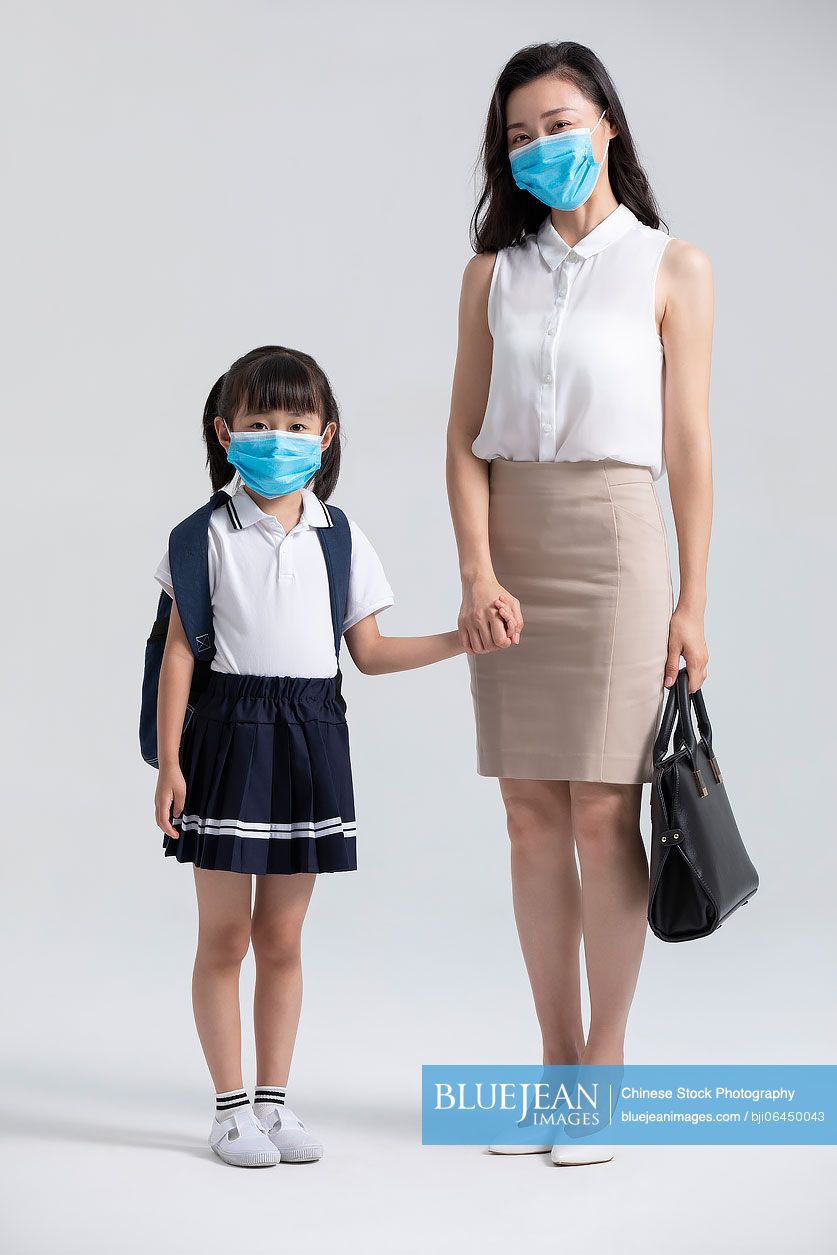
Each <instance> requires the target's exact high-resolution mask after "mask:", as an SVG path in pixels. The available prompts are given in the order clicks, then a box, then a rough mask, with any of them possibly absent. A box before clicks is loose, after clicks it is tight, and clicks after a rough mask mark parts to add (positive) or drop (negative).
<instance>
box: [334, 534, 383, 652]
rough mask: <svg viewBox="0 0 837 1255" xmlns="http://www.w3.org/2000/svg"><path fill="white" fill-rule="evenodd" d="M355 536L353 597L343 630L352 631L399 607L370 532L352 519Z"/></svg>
mask: <svg viewBox="0 0 837 1255" xmlns="http://www.w3.org/2000/svg"><path fill="white" fill-rule="evenodd" d="M349 527H350V528H351V533H352V565H351V569H350V572H349V596H348V601H347V605H346V618H345V620H344V622H343V631H344V632H348V630H349V628H350V627H354V625H355V624H356V623H359V622H360V620H361V619H365V618H366V616H367V615H370V614H377V612H378V611H379V610H386V609H387V607H388V606H392V605H394V604H395V598H394V597H393V595H392V589H391V588H390V586H389V582H388V580H387V577H386V575H385V574H384V568H383V566H382V564H381V559H380V558H379V557H378V555H377V553H376V552H375V550H374V548H373V547H372V543H371V541H370V540H369V538H368V537H367V535H366V533H365V532H363V531H361V529H360V528H359V527H358V525H357V523H356V522H355V521H354V519H349Z"/></svg>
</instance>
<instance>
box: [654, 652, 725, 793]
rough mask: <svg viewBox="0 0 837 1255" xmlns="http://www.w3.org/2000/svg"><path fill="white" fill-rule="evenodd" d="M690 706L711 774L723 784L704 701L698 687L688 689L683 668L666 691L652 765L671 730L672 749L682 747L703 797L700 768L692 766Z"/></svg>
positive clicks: (663, 751) (694, 743) (664, 748)
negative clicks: (695, 718)
mask: <svg viewBox="0 0 837 1255" xmlns="http://www.w3.org/2000/svg"><path fill="white" fill-rule="evenodd" d="M692 705H694V708H695V714H696V715H697V722H698V729H699V731H700V736H701V740H702V742H703V745H704V749H705V750H706V756H707V758H708V759H709V763H710V765H711V767H712V774H713V775H714V777H715V779H716V780H717V782H718V783H719V784H721V783H723V777H722V776H721V771H720V768H719V766H718V760H717V759H716V758H715V755H714V753H713V750H712V725H711V724H710V722H709V715H708V713H707V710H706V702H705V701H704V699H703V693H702V692H701V691H700V689H695V691H694V693H690V692H689V673H688V670H687V668H686V667H681V668H680V670H679V671H678V673H677V679H676V680H675V682H674V684H672V686H671V688H670V689H669V692H668V700H667V702H666V707H665V711H664V712H663V718H662V722H661V724H660V730H659V732H658V734H657V739H656V741H655V742H654V764H655V766H659V764H660V762H661V760H662V759H663V758H664V757H665V755H666V752H667V750H668V743H669V740H670V739H671V734H672V732H674V747H675V751H677V750H680V749H685V750H686V753H687V754H688V756H689V761H690V762H691V764H692V772H693V774H694V777H695V783H696V784H697V787H698V793H699V795H700V797H706V795H707V793H708V789H707V788H706V785H705V784H704V782H703V777H702V776H701V773H700V769H699V767H698V766H697V765H696V751H697V738H696V736H695V730H694V726H693V724H692V712H691V706H692ZM675 720H676V726H675Z"/></svg>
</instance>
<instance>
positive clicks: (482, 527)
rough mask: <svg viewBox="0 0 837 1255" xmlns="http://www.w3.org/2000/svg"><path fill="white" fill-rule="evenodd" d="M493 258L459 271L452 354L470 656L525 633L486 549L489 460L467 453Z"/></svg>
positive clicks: (481, 389)
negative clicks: (501, 606)
mask: <svg viewBox="0 0 837 1255" xmlns="http://www.w3.org/2000/svg"><path fill="white" fill-rule="evenodd" d="M495 256H496V254H494V253H478V254H477V255H476V256H475V257H472V258H471V260H470V261H469V262H468V264H467V265H466V267H465V271H464V274H463V276H462V289H461V293H460V300H459V339H458V345H457V352H456V366H455V369H454V377H453V388H452V394H451V407H450V418H449V421H448V433H447V463H446V477H447V488H448V501H449V503H450V511H451V518H452V520H453V529H454V533H455V535H456V545H457V549H458V551H459V569H460V575H461V578H462V606H461V609H460V612H459V621H458V632H459V639H460V641H461V642H462V645H463V648H464V649H465V650H466V651H467V652H468V653H474V654H477V653H485V652H486V651H487V650H491V649H504V648H507V647H508V646H509V645H511V644H517V643H518V642H519V640H520V633H521V631H522V629H523V615H522V613H521V610H520V603H519V602H518V600H517V598H516V597H514V596H513V594H512V593H510V592H509V591H508V590H506V589H504V588H503V587H502V585H501V584H499V583H498V581H497V577H496V575H495V574H494V568H493V565H492V562H491V553H490V550H489V544H488V463H487V462H485V461H484V460H483V459H482V458H478V457H476V456H475V455H474V454H473V453H472V452H471V445H472V444H473V442H474V440H475V439H476V437H477V434H478V432H479V430H480V427H481V426H482V420H483V417H484V415H485V407H486V402H487V400H488V389H489V384H490V382H491V361H492V356H493V342H492V338H491V332H490V330H489V327H488V317H487V308H488V290H489V287H490V285H491V276H492V273H493V269H494V258H495ZM501 595H503V599H504V602H505V604H506V605H507V606H508V607H509V609H510V611H511V617H510V619H509V622H508V629H507V626H506V623H505V622H504V620H503V618H502V617H501V616H500V615H499V614H498V610H497V606H496V604H495V603H496V600H497V598H498V597H499V596H501Z"/></svg>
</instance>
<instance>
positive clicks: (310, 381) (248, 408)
mask: <svg viewBox="0 0 837 1255" xmlns="http://www.w3.org/2000/svg"><path fill="white" fill-rule="evenodd" d="M271 410H291V411H295V412H297V413H301V414H319V415H320V419H321V422H322V426H321V428H320V431H324V430H325V428H326V425H327V424H328V423H336V424H337V431H336V432H335V433H334V436H333V437H332V441H331V444H330V445H329V446H328V448H327V449H326V451H325V453H324V454H323V460H322V465H321V466H320V468H319V470H318V471H316V473H315V474H314V477H313V479H312V480H311V482H310V484H309V485H308V487H309V488H310V489H311V490H312V491H313V492H314V493H316V495H317V496H318V497H319V498H320V500H321V501H327V500H328V498H329V497H330V496H331V494H332V493H333V492H334V489H335V486H336V484H337V480H338V477H339V475H340V412H339V410H338V407H337V402H336V400H335V398H334V393H333V392H332V390H331V384H330V383H329V381H328V379H327V378H326V375H325V373H324V372H323V371H322V370H321V369H320V367H319V366H318V365H317V363H316V362H315V361H314V359H313V357H309V355H308V354H307V353H301V352H300V351H299V350H298V349H288V348H285V347H284V346H282V345H277V344H268V345H265V346H264V347H263V348H260V349H253V350H252V351H251V352H249V353H245V354H244V356H243V357H240V358H239V359H238V361H236V362H233V364H232V366H231V367H230V368H229V370H228V371H227V372H226V373H225V374H223V375H222V376H221V378H220V379H218V380H216V382H215V384H214V385H213V387H212V391H211V392H210V394H209V396H208V397H207V399H206V405H205V406H204V410H203V438H204V443H205V444H206V464H207V466H208V467H209V477H210V479H211V480H212V491H213V492H217V491H218V489H219V488H223V487H224V485H225V484H228V483H229V482H230V480H231V479H232V478H233V476H234V475H235V467H234V466H233V465H232V463H231V462H228V461H227V454H226V450H225V449H224V446H223V445H222V444H221V442H220V440H219V439H218V434H217V432H216V431H215V417H216V415H218V414H220V416H221V418H223V419H225V421H226V422H227V424H228V426H229V428H230V431H232V429H233V420H234V419H235V417H236V415H238V414H269V413H270V411H271Z"/></svg>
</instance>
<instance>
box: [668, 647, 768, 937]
mask: <svg viewBox="0 0 837 1255" xmlns="http://www.w3.org/2000/svg"><path fill="white" fill-rule="evenodd" d="M692 705H694V708H695V713H696V715H697V721H698V729H699V732H700V736H699V737H697V736H695V729H694V727H693V725H692ZM672 731H674V748H673V751H672V753H671V754H669V753H668V744H669V740H670V738H671V734H672ZM650 862H651V868H650V880H649V892H648V923H649V925H650V926H651V929H652V931H653V932H654V934H655V936H657V937H659V938H660V940H661V941H693V940H694V939H695V938H696V937H708V936H709V934H710V933H713V932H715V930H716V929H717V928H720V927H721V925H722V924H723V922H724V920H727V919H729V917H730V915H732V913H733V911H736V910H737V909H738V907H739V906H743V905H744V903H745V902H748V901H749V899H750V898H751V897H752V896H753V894H754V893H755V892H756V890H757V889H758V885H759V878H758V873H757V872H756V869H755V867H754V866H753V864H752V862H751V861H750V857H749V855H748V854H747V851H746V850H745V848H744V842H743V841H742V840H741V834H740V833H739V831H738V825H737V824H736V822H735V818H734V816H733V813H732V808H731V807H730V804H729V799H728V798H727V792H726V789H725V787H724V781H723V778H722V776H721V771H720V768H719V767H718V760H717V759H716V757H715V754H714V752H713V749H712V728H711V727H710V724H709V718H708V716H707V713H706V704H705V702H704V700H703V694H702V693H701V691H700V689H697V690H696V691H695V692H694V693H691V694H690V693H689V676H688V673H687V671H686V668H685V667H681V669H680V671H679V672H678V675H677V679H676V681H675V683H674V684H672V686H671V688H670V689H669V693H668V700H667V702H666V706H665V710H664V712H663V718H662V720H661V723H660V729H659V732H658V734H657V739H656V741H655V743H654V754H653V770H652V781H651V860H650Z"/></svg>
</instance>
